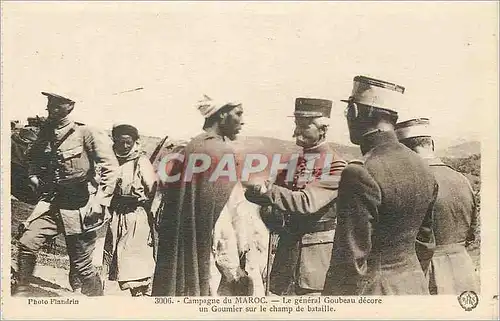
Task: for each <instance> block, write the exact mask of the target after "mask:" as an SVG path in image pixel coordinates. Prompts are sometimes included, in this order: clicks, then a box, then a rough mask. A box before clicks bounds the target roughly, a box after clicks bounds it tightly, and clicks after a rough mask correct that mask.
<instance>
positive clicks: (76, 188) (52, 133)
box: [16, 92, 118, 296]
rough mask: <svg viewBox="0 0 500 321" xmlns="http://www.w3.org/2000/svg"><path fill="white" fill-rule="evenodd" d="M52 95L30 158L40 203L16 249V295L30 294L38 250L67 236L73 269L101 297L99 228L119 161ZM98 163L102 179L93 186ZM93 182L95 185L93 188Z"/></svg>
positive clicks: (106, 141)
mask: <svg viewBox="0 0 500 321" xmlns="http://www.w3.org/2000/svg"><path fill="white" fill-rule="evenodd" d="M42 94H43V95H45V96H47V97H48V104H47V110H48V119H47V122H46V123H45V125H44V127H43V129H42V130H41V131H40V133H39V136H38V138H37V140H36V142H35V143H34V145H33V149H32V153H31V154H30V156H31V159H30V168H29V174H30V176H29V177H30V181H31V184H33V186H34V187H35V188H37V189H38V190H39V191H40V195H41V196H40V199H39V202H38V203H37V205H36V207H35V209H34V211H33V213H32V214H31V216H30V217H29V218H28V220H27V222H25V230H24V232H23V234H22V235H21V237H20V239H19V245H18V260H17V264H18V277H19V280H18V286H17V289H16V293H17V295H21V296H24V295H29V289H28V285H29V278H30V277H31V275H32V274H33V270H34V268H35V264H36V254H37V252H38V250H39V249H40V248H41V247H42V246H43V245H44V244H45V243H46V241H47V240H50V239H52V238H53V237H54V236H56V235H58V234H59V233H64V235H65V239H66V246H67V251H68V255H69V257H70V262H71V266H72V267H74V269H75V270H76V273H77V274H78V275H77V276H78V279H80V281H81V283H82V288H81V292H82V293H83V294H85V295H88V296H98V295H102V294H103V287H102V281H101V279H100V277H99V275H98V273H97V270H96V268H95V267H94V266H93V265H92V254H93V251H94V248H95V242H96V229H98V228H100V227H101V226H102V224H103V223H104V220H105V214H106V209H107V207H108V206H109V204H110V201H111V197H112V195H113V191H114V188H115V183H116V173H117V168H118V162H117V160H116V157H115V155H114V153H113V150H112V143H111V140H110V138H109V137H108V136H107V135H106V134H105V133H104V132H98V131H93V130H91V129H90V128H88V127H87V126H85V125H82V124H78V123H75V122H73V121H71V120H70V119H69V118H68V115H69V114H70V113H71V111H72V110H73V108H74V105H75V102H74V101H72V100H71V99H69V98H66V97H63V96H60V95H56V94H52V93H46V92H42ZM95 164H99V165H100V166H101V173H100V176H101V180H100V183H99V185H96V184H95V181H93V178H94V176H95ZM93 183H94V184H93Z"/></svg>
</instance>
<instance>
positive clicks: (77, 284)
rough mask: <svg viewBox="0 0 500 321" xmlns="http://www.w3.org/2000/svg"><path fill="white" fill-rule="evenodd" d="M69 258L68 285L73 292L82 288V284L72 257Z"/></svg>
mask: <svg viewBox="0 0 500 321" xmlns="http://www.w3.org/2000/svg"><path fill="white" fill-rule="evenodd" d="M68 256H69V285H70V286H71V289H73V291H74V292H76V291H78V290H80V289H81V288H82V282H81V281H80V275H79V274H78V271H77V269H76V267H75V262H74V257H73V256H72V255H68Z"/></svg>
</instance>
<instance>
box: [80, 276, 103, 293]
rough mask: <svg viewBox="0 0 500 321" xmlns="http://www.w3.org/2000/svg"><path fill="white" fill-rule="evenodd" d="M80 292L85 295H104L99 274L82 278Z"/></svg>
mask: <svg viewBox="0 0 500 321" xmlns="http://www.w3.org/2000/svg"><path fill="white" fill-rule="evenodd" d="M82 294H84V295H86V296H102V295H104V289H103V286H102V281H101V278H100V277H99V275H97V274H94V275H92V276H90V277H87V278H85V279H83V280H82Z"/></svg>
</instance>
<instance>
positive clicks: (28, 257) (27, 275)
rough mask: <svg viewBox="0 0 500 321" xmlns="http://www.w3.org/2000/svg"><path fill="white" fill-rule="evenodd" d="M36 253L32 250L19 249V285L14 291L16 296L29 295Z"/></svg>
mask: <svg viewBox="0 0 500 321" xmlns="http://www.w3.org/2000/svg"><path fill="white" fill-rule="evenodd" d="M35 265H36V255H35V254H33V253H31V252H26V251H19V254H18V256H17V266H18V267H17V270H18V271H17V273H18V275H17V276H18V279H17V286H16V289H15V291H14V293H15V295H16V296H29V293H28V288H29V283H30V279H31V276H32V275H33V271H34V270H35Z"/></svg>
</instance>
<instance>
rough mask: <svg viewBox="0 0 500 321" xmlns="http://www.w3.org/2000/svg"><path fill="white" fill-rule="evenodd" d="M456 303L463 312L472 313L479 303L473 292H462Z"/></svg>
mask: <svg viewBox="0 0 500 321" xmlns="http://www.w3.org/2000/svg"><path fill="white" fill-rule="evenodd" d="M458 303H460V306H461V307H462V308H463V309H464V310H465V311H472V310H473V309H475V308H476V307H477V304H478V303H479V297H478V296H477V294H476V292H474V291H464V292H462V294H460V295H459V296H458Z"/></svg>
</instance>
